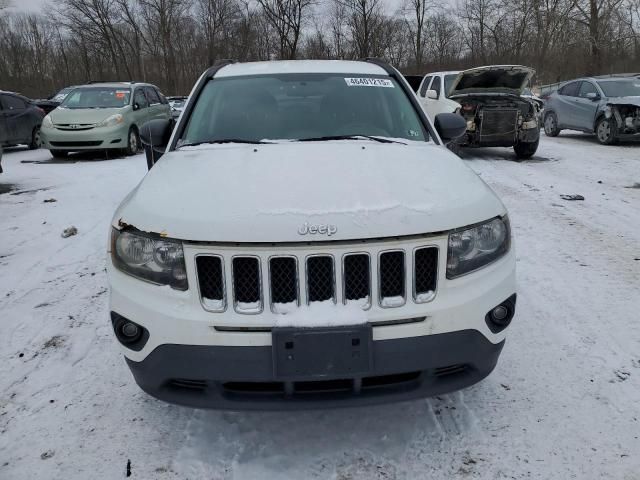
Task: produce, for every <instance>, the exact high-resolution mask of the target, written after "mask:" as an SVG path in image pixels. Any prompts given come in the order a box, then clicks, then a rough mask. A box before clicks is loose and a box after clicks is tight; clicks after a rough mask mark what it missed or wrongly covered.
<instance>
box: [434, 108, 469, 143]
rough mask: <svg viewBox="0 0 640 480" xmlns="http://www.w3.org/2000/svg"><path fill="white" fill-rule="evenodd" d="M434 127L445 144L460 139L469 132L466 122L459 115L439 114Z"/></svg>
mask: <svg viewBox="0 0 640 480" xmlns="http://www.w3.org/2000/svg"><path fill="white" fill-rule="evenodd" d="M434 126H435V127H436V130H437V131H438V135H440V138H441V139H442V141H443V142H444V143H445V144H446V143H450V142H452V141H454V140H456V139H457V138H460V137H461V136H462V135H464V132H466V131H467V122H466V120H465V119H464V118H463V117H462V116H461V115H458V114H457V113H439V114H438V115H436V120H435V122H434Z"/></svg>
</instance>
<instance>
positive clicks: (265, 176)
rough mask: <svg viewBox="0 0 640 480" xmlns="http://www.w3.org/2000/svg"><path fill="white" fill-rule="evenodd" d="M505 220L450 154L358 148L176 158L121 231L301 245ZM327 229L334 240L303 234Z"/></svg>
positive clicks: (151, 179)
mask: <svg viewBox="0 0 640 480" xmlns="http://www.w3.org/2000/svg"><path fill="white" fill-rule="evenodd" d="M412 143H414V142H412ZM505 212H506V210H505V208H504V206H503V205H502V203H501V202H500V200H498V198H497V197H496V196H495V194H494V193H493V192H492V191H491V189H490V188H489V187H488V186H487V185H486V184H485V183H484V182H483V181H482V180H480V178H479V177H478V176H477V175H476V174H475V173H474V172H473V171H472V170H471V169H470V168H468V167H467V166H466V165H465V164H464V163H463V162H462V160H460V159H459V158H458V157H456V156H455V155H453V154H452V153H451V152H449V151H448V150H446V149H444V148H442V147H440V146H436V145H433V144H431V145H430V144H426V143H423V142H421V143H420V144H419V145H418V142H415V145H414V144H412V145H401V144H379V143H375V142H365V141H363V142H360V141H353V140H348V141H337V142H316V143H309V142H305V143H296V142H287V143H278V144H270V145H238V144H229V145H215V146H214V145H206V146H201V147H190V148H183V149H182V150H179V151H174V152H170V153H168V154H166V155H165V156H164V157H163V158H162V159H161V160H160V161H159V162H158V163H157V164H156V165H155V166H154V167H153V169H151V170H150V171H149V173H148V174H147V176H146V177H145V178H144V179H143V180H142V182H140V184H139V185H138V186H137V187H136V188H135V189H134V190H133V191H132V192H131V193H130V194H129V196H128V197H127V198H126V199H125V200H124V201H123V202H122V204H121V205H120V207H119V208H118V210H117V211H116V214H115V216H114V219H113V222H114V223H113V224H114V226H118V225H119V224H127V225H131V226H133V227H135V228H137V229H139V230H142V231H146V232H156V233H160V234H162V235H166V236H167V237H171V238H177V239H182V240H193V241H209V242H300V241H323V240H354V239H365V238H380V237H392V236H399V235H415V234H424V233H430V232H441V231H445V230H450V229H453V228H457V227H462V226H465V225H470V224H473V223H477V222H480V221H484V220H487V219H489V218H491V217H494V216H496V215H502V214H504V213H505ZM305 225H306V227H305ZM318 225H324V226H327V228H326V230H327V231H325V232H324V233H325V234H324V235H321V234H307V235H301V234H300V233H299V230H302V231H303V232H304V233H306V231H307V230H308V227H309V226H318ZM327 233H330V235H328V234H327Z"/></svg>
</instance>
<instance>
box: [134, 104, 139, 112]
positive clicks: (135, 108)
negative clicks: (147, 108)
mask: <svg viewBox="0 0 640 480" xmlns="http://www.w3.org/2000/svg"><path fill="white" fill-rule="evenodd" d="M136 110H140V104H139V103H138V102H136V103H134V104H133V111H134V112H135V111H136Z"/></svg>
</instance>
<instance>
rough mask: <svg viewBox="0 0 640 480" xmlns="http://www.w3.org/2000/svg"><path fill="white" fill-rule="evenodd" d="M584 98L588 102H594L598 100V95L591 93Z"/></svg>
mask: <svg viewBox="0 0 640 480" xmlns="http://www.w3.org/2000/svg"><path fill="white" fill-rule="evenodd" d="M586 97H587V98H588V99H589V100H591V101H593V102H595V101H596V100H600V95H598V94H597V93H593V92H589V93H587V95H586Z"/></svg>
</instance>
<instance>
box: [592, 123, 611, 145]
mask: <svg viewBox="0 0 640 480" xmlns="http://www.w3.org/2000/svg"><path fill="white" fill-rule="evenodd" d="M615 129H616V127H615V124H614V120H613V118H607V117H601V118H600V120H598V123H597V124H596V138H597V139H598V142H600V143H601V144H602V145H613V144H614V143H616V132H615Z"/></svg>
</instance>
